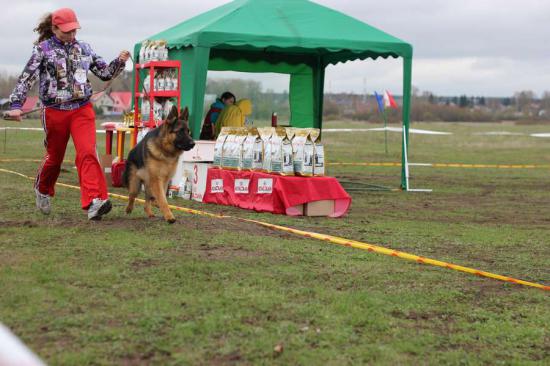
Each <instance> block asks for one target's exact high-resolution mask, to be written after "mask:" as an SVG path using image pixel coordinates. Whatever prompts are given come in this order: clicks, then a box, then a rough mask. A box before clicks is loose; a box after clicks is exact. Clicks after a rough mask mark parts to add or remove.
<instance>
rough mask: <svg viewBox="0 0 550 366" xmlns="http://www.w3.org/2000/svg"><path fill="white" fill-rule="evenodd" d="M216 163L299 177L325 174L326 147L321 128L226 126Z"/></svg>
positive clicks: (218, 144)
mask: <svg viewBox="0 0 550 366" xmlns="http://www.w3.org/2000/svg"><path fill="white" fill-rule="evenodd" d="M214 166H215V167H219V168H223V169H233V170H255V171H261V172H266V173H273V174H281V175H299V176H305V177H309V176H322V175H325V149H324V146H323V144H322V143H321V140H320V131H319V129H317V128H294V127H258V128H256V127H223V128H222V130H221V132H220V134H219V135H218V139H217V140H216V145H215V148H214Z"/></svg>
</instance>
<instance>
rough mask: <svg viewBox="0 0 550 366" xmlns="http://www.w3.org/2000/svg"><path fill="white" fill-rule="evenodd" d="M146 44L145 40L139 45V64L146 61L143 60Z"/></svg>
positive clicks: (147, 42)
mask: <svg viewBox="0 0 550 366" xmlns="http://www.w3.org/2000/svg"><path fill="white" fill-rule="evenodd" d="M148 44H149V41H148V40H145V41H143V43H141V47H140V48H139V62H140V63H144V62H146V61H147V60H146V59H145V51H146V49H147V45H148Z"/></svg>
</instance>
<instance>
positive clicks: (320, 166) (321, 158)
mask: <svg viewBox="0 0 550 366" xmlns="http://www.w3.org/2000/svg"><path fill="white" fill-rule="evenodd" d="M314 151H315V161H314V166H313V175H325V147H324V145H323V143H322V142H321V141H319V142H316V143H315V144H314Z"/></svg>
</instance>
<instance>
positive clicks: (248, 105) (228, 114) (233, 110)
mask: <svg viewBox="0 0 550 366" xmlns="http://www.w3.org/2000/svg"><path fill="white" fill-rule="evenodd" d="M251 114H252V102H251V101H250V99H241V100H239V101H238V102H237V103H236V104H233V105H229V106H227V107H225V108H224V109H223V111H222V112H221V113H220V115H219V117H218V121H217V122H216V133H215V135H216V137H217V136H218V135H219V134H220V131H221V130H222V127H244V125H245V121H246V117H247V116H250V115H251Z"/></svg>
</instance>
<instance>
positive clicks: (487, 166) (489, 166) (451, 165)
mask: <svg viewBox="0 0 550 366" xmlns="http://www.w3.org/2000/svg"><path fill="white" fill-rule="evenodd" d="M327 165H333V166H391V167H400V166H401V163H344V162H332V163H327ZM409 166H420V167H433V168H467V169H550V164H462V163H426V164H415V163H409Z"/></svg>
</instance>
